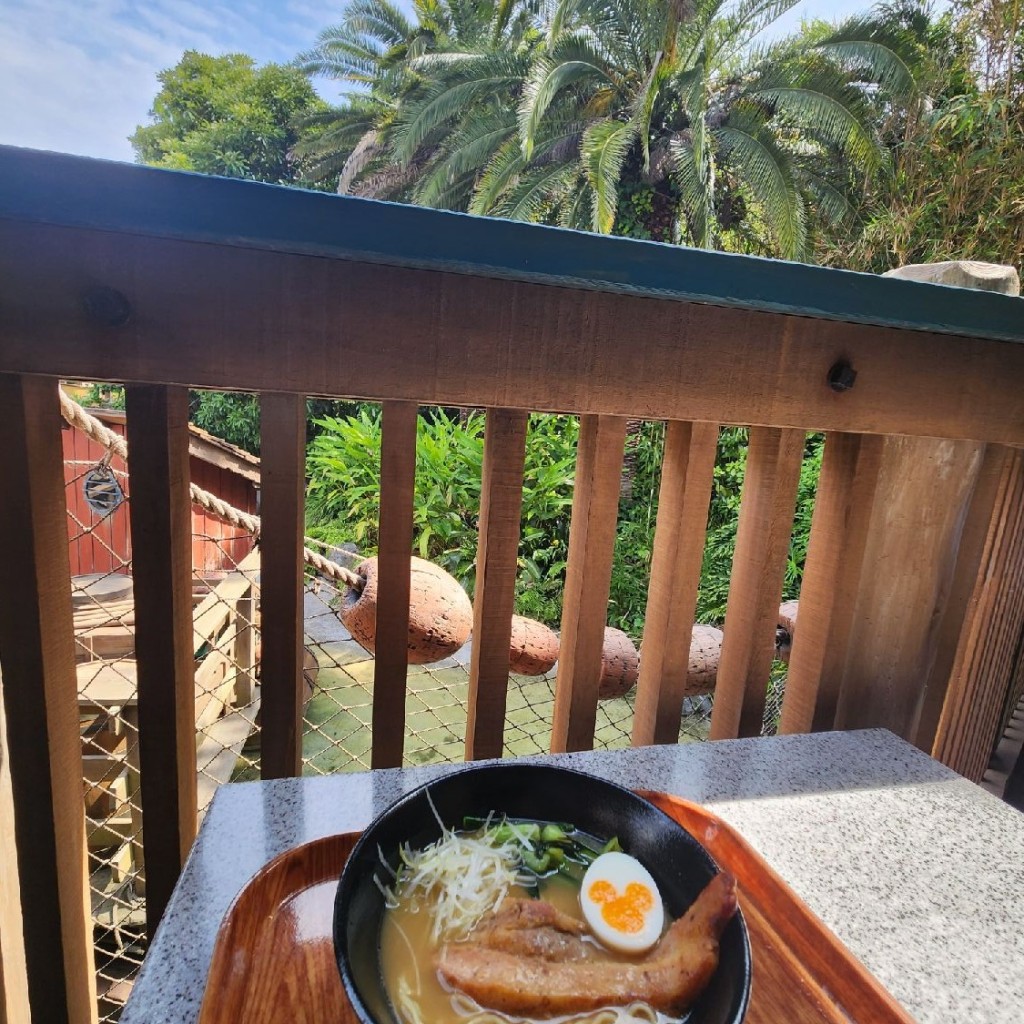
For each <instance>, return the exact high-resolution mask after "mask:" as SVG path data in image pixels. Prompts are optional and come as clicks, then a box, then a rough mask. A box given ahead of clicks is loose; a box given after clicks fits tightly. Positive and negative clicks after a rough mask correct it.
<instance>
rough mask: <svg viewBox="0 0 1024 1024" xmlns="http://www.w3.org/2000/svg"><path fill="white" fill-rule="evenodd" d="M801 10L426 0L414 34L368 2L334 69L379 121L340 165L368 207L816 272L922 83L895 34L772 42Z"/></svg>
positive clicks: (614, 1)
mask: <svg viewBox="0 0 1024 1024" xmlns="http://www.w3.org/2000/svg"><path fill="white" fill-rule="evenodd" d="M797 2H798V0H555V2H551V3H546V4H541V5H540V6H539V7H533V6H530V5H527V4H519V5H516V4H514V3H513V4H504V3H499V4H495V5H490V4H486V3H484V4H468V5H465V4H459V3H457V2H456V0H418V2H417V5H416V6H415V13H416V17H417V21H416V22H409V21H407V20H403V21H402V22H398V21H396V19H395V18H392V17H390V15H388V17H384V16H383V14H385V13H386V12H388V11H390V10H391V9H390V7H389V4H388V0H356V2H355V3H353V4H352V5H350V7H349V8H348V9H347V16H346V20H345V21H344V22H343V23H342V25H341V26H339V28H338V29H337V30H334V34H335V35H334V38H335V39H337V40H340V41H341V43H342V49H343V54H344V59H343V60H342V61H340V62H339V63H338V65H337V66H336V68H335V73H336V74H338V76H339V77H343V78H348V79H349V80H351V81H357V80H358V81H360V82H361V83H362V84H363V86H364V87H365V86H369V97H370V102H371V103H373V104H379V110H378V111H376V112H374V111H373V110H372V109H370V106H369V105H368V104H366V103H365V101H363V100H360V101H359V103H360V104H363V105H362V106H361V109H360V114H361V115H362V116H363V117H364V118H365V120H364V121H363V122H362V127H363V128H364V129H365V130H364V131H363V133H362V134H361V135H359V138H358V140H357V139H355V133H354V132H353V135H352V136H350V137H348V138H346V139H345V140H344V142H343V144H342V147H341V149H340V150H339V151H337V152H336V153H335V154H334V160H333V164H332V165H331V166H332V168H333V169H337V168H339V167H343V168H344V169H345V174H344V175H343V177H342V184H343V185H345V186H347V188H348V189H350V190H361V191H362V192H363V194H372V195H379V196H381V197H386V198H397V199H405V200H411V201H414V202H418V203H421V204H424V205H431V206H440V207H446V208H451V209H467V210H469V211H471V212H474V213H482V214H490V215H496V216H504V217H510V218H516V219H524V220H535V221H543V222H549V223H558V224H562V225H565V226H570V227H577V228H588V229H591V230H595V231H600V232H610V231H613V230H614V231H616V232H617V233H621V234H629V235H634V236H639V237H646V238H656V239H659V240H664V241H683V242H688V243H690V244H693V245H698V246H702V247H717V248H741V249H745V250H753V251H760V252H765V253H769V254H774V255H782V256H786V257H790V258H806V257H808V255H809V254H810V242H809V236H810V229H811V227H812V226H813V225H815V224H825V225H835V224H837V223H840V222H842V221H844V220H847V219H849V217H850V216H851V214H852V212H853V210H854V207H855V197H856V193H857V191H858V188H859V186H860V184H861V183H862V181H863V178H864V176H865V175H870V174H872V173H874V172H876V171H877V170H879V169H880V168H881V167H882V166H883V165H884V162H885V158H886V151H885V148H884V146H883V145H882V140H881V138H880V136H879V133H878V131H877V129H876V123H877V117H876V108H875V105H874V102H873V98H874V95H875V94H876V93H877V92H878V91H879V90H880V89H881V90H884V91H885V92H887V93H893V94H895V93H898V94H901V95H905V94H909V93H912V92H913V90H914V80H913V75H912V74H911V71H910V68H909V67H908V65H907V63H906V62H905V61H904V60H903V58H902V57H901V55H900V52H899V49H898V43H899V38H898V37H895V38H890V36H889V34H888V33H887V30H886V26H885V24H884V23H883V22H879V21H871V20H866V19H859V20H854V21H851V22H848V23H846V24H845V25H843V26H841V27H840V28H839V29H837V30H829V31H824V30H822V31H818V32H817V33H803V34H801V35H799V36H797V37H794V38H791V39H786V40H782V41H780V42H777V43H774V44H771V45H767V46H758V45H756V41H757V38H758V36H759V35H760V34H761V33H762V32H763V31H764V29H765V28H767V27H768V26H770V25H771V24H772V23H773V22H774V21H776V20H777V19H778V18H779V17H780V16H781V15H782V14H784V13H785V12H786V11H788V10H789V9H791V8H792V7H794V6H795V5H796V3H797ZM465 7H468V8H471V9H472V10H474V11H475V12H476V16H475V20H473V19H468V18H466V17H465V11H464V8H465ZM534 11H536V13H532V12H534ZM373 12H377V13H378V14H380V15H382V16H380V17H377V16H374V15H373ZM439 12H440V13H439ZM426 14H429V16H430V18H431V19H434V21H435V22H436V21H438V20H440V21H441V22H443V24H444V25H445V26H448V25H451V26H454V27H455V28H457V29H458V32H448V31H447V30H446V31H443V32H438V31H436V30H435V29H434V28H433V27H432V25H433V23H432V22H429V20H428V18H427V17H426ZM442 15H443V17H442ZM329 42H330V40H329V39H328V37H327V35H326V34H325V36H324V37H323V38H322V39H321V48H322V49H325V48H326V45H327V44H328V43H329ZM311 66H312V67H313V68H314V70H323V66H321V67H320V68H317V67H316V66H315V65H311ZM353 112H354V106H353V105H349V106H348V107H343V108H342V110H341V111H339V112H338V114H337V115H336V116H337V118H338V122H337V123H339V124H340V123H341V122H342V121H344V119H345V118H346V117H352V116H353ZM371 132H372V133H373V136H372V137H373V154H372V159H365V158H366V157H367V155H368V153H367V149H366V147H365V140H366V139H367V137H368V133H371ZM323 139H324V141H326V139H327V135H326V134H325V135H324V136H323ZM340 141H341V139H340V136H339V142H340ZM327 145H328V147H329V145H330V143H328V144H327ZM361 147H362V148H361ZM322 155H325V154H324V153H323V152H322ZM328 164H329V162H328V161H326V160H325V161H324V164H323V166H324V168H326V167H327V166H328ZM409 171H414V173H413V174H412V175H409V174H408V173H406V174H405V176H404V177H403V172H409ZM812 214H813V215H812Z"/></svg>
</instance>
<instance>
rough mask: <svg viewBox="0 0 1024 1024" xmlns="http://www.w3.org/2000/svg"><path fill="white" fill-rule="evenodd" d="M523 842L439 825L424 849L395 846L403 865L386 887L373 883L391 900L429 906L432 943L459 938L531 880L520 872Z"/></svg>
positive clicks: (428, 795) (464, 935)
mask: <svg viewBox="0 0 1024 1024" xmlns="http://www.w3.org/2000/svg"><path fill="white" fill-rule="evenodd" d="M427 799H428V800H429V799H430V794H429V793H428V794H427ZM431 808H433V802H431ZM435 816H436V811H435ZM438 822H439V823H440V818H438ZM522 843H523V840H522V838H521V837H518V836H514V837H513V838H510V839H509V840H508V841H507V842H504V843H495V842H494V840H493V838H492V836H491V835H490V834H489V830H488V829H486V828H485V829H484V830H483V833H482V835H480V836H478V837H477V836H465V835H458V834H457V833H455V832H453V831H452V830H451V829H448V828H445V826H444V824H441V838H440V839H438V840H437V841H436V842H434V843H431V844H430V845H429V846H426V847H424V848H423V849H422V850H415V851H414V850H412V849H410V847H409V845H408V844H405V845H403V846H401V847H399V850H398V855H399V859H400V860H401V866H400V867H399V870H398V875H397V878H396V880H395V883H394V885H393V886H392V887H391V888H390V889H385V887H384V886H382V885H381V883H380V882H379V881H378V883H377V884H378V886H380V887H381V888H382V889H385V895H386V896H390V897H391V900H393V901H396V902H397V901H398V900H402V901H405V900H409V901H411V902H412V905H413V909H414V911H418V910H419V908H421V907H426V908H427V909H428V912H429V913H430V915H431V918H432V920H431V938H432V939H433V941H434V942H450V941H456V942H457V941H459V940H460V939H465V938H466V937H467V936H468V935H469V933H470V932H471V931H472V930H473V928H474V927H475V925H476V923H477V922H478V921H479V920H480V918H482V917H483V916H484V914H486V913H487V912H488V911H490V910H494V909H495V908H497V906H498V905H499V904H500V903H501V901H502V900H503V899H504V898H505V897H506V896H507V895H508V891H509V889H510V888H511V887H512V886H513V885H516V884H520V885H524V884H525V885H529V884H530V882H531V876H530V875H527V874H524V873H523V872H522V871H521V863H522ZM389 905H392V904H391V901H390V900H389Z"/></svg>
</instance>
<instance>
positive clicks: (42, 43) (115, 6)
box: [0, 0, 870, 160]
mask: <svg viewBox="0 0 1024 1024" xmlns="http://www.w3.org/2000/svg"><path fill="white" fill-rule="evenodd" d="M869 4H870V0H803V2H802V3H799V4H798V5H797V6H796V7H795V8H794V9H793V10H791V11H789V12H788V13H787V14H786V15H785V16H784V17H783V18H782V19H780V21H779V22H778V23H777V24H776V30H777V31H778V30H790V29H793V28H796V27H798V26H799V24H800V21H801V19H802V18H815V17H819V18H840V17H843V16H845V15H848V14H851V13H856V12H858V11H863V10H865V9H866V8H867V7H868V6H869ZM403 6H405V5H403ZM343 7H344V0H277V2H275V0H2V3H0V8H2V10H3V13H2V14H0V143H6V144H10V145H15V146H29V147H32V148H35V149H49V150H56V151H59V152H64V153H76V154H79V155H82V156H96V157H104V158H106V159H111V160H131V159H132V149H131V146H130V145H129V143H128V136H129V135H131V133H132V132H133V131H134V130H135V127H136V126H137V125H139V124H143V123H145V122H146V120H147V115H148V112H149V109H150V106H151V104H152V101H153V97H154V96H155V95H156V92H157V88H158V83H157V80H156V75H157V73H158V72H159V71H160V70H161V69H163V68H167V67H171V66H173V65H174V64H176V63H177V62H178V60H179V59H180V57H181V55H182V53H183V52H184V51H185V50H189V49H194V50H201V51H203V52H205V53H210V54H222V53H232V52H241V53H247V54H249V55H250V56H252V57H253V58H255V59H256V60H257V61H258V62H259V63H261V64H262V63H265V62H267V61H289V60H291V59H292V58H293V57H294V56H295V55H296V54H297V53H299V52H300V51H302V50H304V49H308V48H309V47H311V46H312V45H313V43H314V42H315V40H316V36H317V33H318V32H319V31H320V30H321V29H323V28H325V27H327V26H328V25H332V24H335V23H336V22H338V21H339V20H340V15H341V11H342V9H343ZM317 87H318V91H320V93H321V95H323V96H324V97H325V98H326V99H328V100H330V99H332V98H333V96H334V95H336V86H335V84H334V83H317Z"/></svg>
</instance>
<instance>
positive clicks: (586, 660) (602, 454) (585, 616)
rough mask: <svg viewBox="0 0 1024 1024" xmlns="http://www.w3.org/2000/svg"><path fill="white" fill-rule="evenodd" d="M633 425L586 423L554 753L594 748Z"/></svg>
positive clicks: (616, 419) (605, 420)
mask: <svg viewBox="0 0 1024 1024" xmlns="http://www.w3.org/2000/svg"><path fill="white" fill-rule="evenodd" d="M625 442H626V420H625V418H624V417H620V416H583V417H581V418H580V439H579V448H578V450H577V454H576V482H575V487H574V490H573V498H572V520H571V523H570V527H569V557H568V563H567V565H566V570H565V590H564V593H563V597H562V630H561V638H560V643H559V657H558V677H557V680H556V683H555V710H554V721H553V723H552V728H551V752H552V753H561V752H565V751H569V750H589V749H591V748H592V747H593V746H594V726H595V722H596V720H597V689H598V684H599V682H600V679H601V652H602V649H603V646H604V628H605V623H606V621H607V616H608V590H609V587H610V585H611V576H612V555H613V554H614V550H615V526H616V520H617V518H618V512H619V489H620V487H621V485H622V459H623V455H624V448H625Z"/></svg>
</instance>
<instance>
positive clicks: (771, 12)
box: [706, 0, 800, 65]
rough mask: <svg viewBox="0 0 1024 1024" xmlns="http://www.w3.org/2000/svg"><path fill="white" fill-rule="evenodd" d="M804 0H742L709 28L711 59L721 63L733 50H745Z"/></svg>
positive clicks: (737, 52)
mask: <svg viewBox="0 0 1024 1024" xmlns="http://www.w3.org/2000/svg"><path fill="white" fill-rule="evenodd" d="M798 3H800V0H739V2H738V3H736V4H735V5H733V7H732V8H731V9H730V10H729V11H728V12H727V13H725V14H723V15H721V16H720V17H717V18H715V19H714V21H712V22H711V23H710V24H709V25H708V26H707V28H706V35H707V39H708V43H707V53H708V60H709V62H710V63H711V64H712V65H718V64H719V63H721V62H722V60H723V59H724V58H726V56H727V55H728V54H729V53H734V54H737V55H738V54H742V53H743V51H745V50H746V49H747V47H748V46H749V44H750V43H751V42H752V41H753V40H754V39H756V38H757V36H759V35H760V34H761V33H762V32H763V31H764V30H765V29H766V28H768V27H769V26H771V25H774V24H775V22H776V21H778V20H779V18H781V17H782V16H783V15H784V14H785V13H786V12H787V11H790V10H792V9H793V8H794V7H795V6H796V5H797V4H798Z"/></svg>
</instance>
